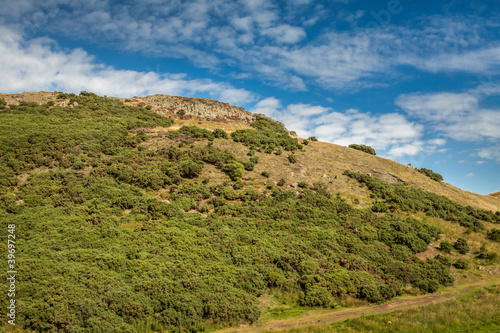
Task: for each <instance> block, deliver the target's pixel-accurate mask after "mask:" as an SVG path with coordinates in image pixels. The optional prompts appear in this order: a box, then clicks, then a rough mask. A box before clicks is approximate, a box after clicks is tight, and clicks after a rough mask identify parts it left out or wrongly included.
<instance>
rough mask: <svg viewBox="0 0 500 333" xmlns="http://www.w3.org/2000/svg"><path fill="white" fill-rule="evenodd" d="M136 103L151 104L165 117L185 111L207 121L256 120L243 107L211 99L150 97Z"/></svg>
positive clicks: (138, 99) (249, 121)
mask: <svg viewBox="0 0 500 333" xmlns="http://www.w3.org/2000/svg"><path fill="white" fill-rule="evenodd" d="M135 101H141V102H143V103H146V104H149V105H151V106H152V107H153V110H154V111H155V112H156V113H158V114H161V115H165V116H168V115H172V114H175V113H177V112H179V111H180V110H184V111H185V114H186V115H188V116H192V117H201V118H205V119H207V120H215V121H217V120H222V121H227V120H240V121H243V122H245V123H251V122H252V121H254V120H255V115H254V114H252V113H250V112H248V111H245V110H244V109H243V108H241V107H238V106H234V105H231V104H227V103H223V102H219V101H216V100H213V99H210V98H190V97H179V96H168V95H150V96H146V97H141V98H135V99H133V100H132V102H135Z"/></svg>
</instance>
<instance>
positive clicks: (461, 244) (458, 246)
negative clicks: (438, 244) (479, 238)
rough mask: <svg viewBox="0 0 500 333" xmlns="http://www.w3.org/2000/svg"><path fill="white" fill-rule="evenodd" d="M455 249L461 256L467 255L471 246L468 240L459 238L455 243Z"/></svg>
mask: <svg viewBox="0 0 500 333" xmlns="http://www.w3.org/2000/svg"><path fill="white" fill-rule="evenodd" d="M453 248H455V250H457V251H458V253H460V254H467V252H469V245H468V244H467V240H465V239H464V238H459V239H457V241H456V242H455V243H453Z"/></svg>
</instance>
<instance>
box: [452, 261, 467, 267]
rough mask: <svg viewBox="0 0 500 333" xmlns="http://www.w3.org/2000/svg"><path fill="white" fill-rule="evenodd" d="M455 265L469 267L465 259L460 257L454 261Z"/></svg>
mask: <svg viewBox="0 0 500 333" xmlns="http://www.w3.org/2000/svg"><path fill="white" fill-rule="evenodd" d="M453 267H455V268H456V269H465V268H467V267H469V264H468V263H467V261H465V260H463V259H458V260H457V261H455V262H454V263H453Z"/></svg>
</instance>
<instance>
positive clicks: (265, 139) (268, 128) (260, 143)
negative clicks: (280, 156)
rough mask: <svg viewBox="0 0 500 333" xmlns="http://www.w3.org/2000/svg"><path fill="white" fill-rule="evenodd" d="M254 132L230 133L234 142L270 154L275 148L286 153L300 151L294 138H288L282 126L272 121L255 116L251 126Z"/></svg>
mask: <svg viewBox="0 0 500 333" xmlns="http://www.w3.org/2000/svg"><path fill="white" fill-rule="evenodd" d="M251 126H252V127H253V128H255V129H254V130H252V129H245V130H237V131H234V132H232V133H231V138H233V140H234V142H241V143H242V144H244V145H245V146H248V147H256V148H258V149H261V150H262V149H263V150H264V152H268V153H271V152H272V151H273V150H274V149H275V148H276V147H281V148H283V149H285V150H287V151H291V150H295V149H300V148H299V147H300V146H301V145H300V144H299V143H298V141H297V139H296V138H292V137H290V135H289V133H288V132H287V131H286V129H285V127H284V126H283V124H281V123H278V122H276V121H274V120H272V119H269V118H267V117H264V116H260V115H257V116H256V120H255V121H254V122H253V123H252V124H251Z"/></svg>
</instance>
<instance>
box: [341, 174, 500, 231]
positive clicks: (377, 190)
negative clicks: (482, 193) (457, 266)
mask: <svg viewBox="0 0 500 333" xmlns="http://www.w3.org/2000/svg"><path fill="white" fill-rule="evenodd" d="M344 175H346V176H348V177H350V178H353V179H356V180H357V181H358V182H359V183H361V184H365V185H366V186H367V187H368V189H369V190H370V191H372V194H373V196H374V197H377V198H381V199H383V200H384V202H385V204H386V205H387V206H388V209H389V210H390V211H393V212H397V211H406V212H408V211H421V212H424V213H426V214H427V215H429V216H437V217H441V218H443V219H445V220H447V221H450V222H454V223H458V224H460V225H461V226H463V227H466V228H469V229H471V230H472V231H480V230H483V229H484V225H483V223H482V222H481V220H483V221H486V222H491V223H500V216H499V215H497V214H494V213H493V212H491V211H486V210H482V209H474V208H472V207H470V206H462V205H460V204H458V203H456V202H454V201H451V200H450V199H448V198H446V197H444V196H441V195H438V194H434V193H430V192H426V191H423V190H421V189H418V188H414V187H410V186H408V185H407V184H405V183H395V184H391V183H388V182H385V181H382V180H380V179H378V178H375V177H371V176H369V175H366V174H361V173H357V172H352V171H348V170H346V171H345V172H344ZM375 209H377V208H375Z"/></svg>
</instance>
